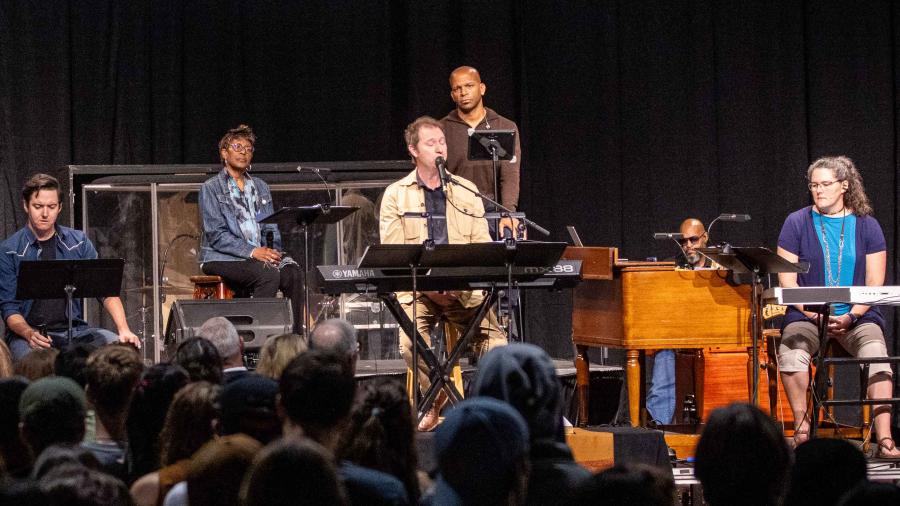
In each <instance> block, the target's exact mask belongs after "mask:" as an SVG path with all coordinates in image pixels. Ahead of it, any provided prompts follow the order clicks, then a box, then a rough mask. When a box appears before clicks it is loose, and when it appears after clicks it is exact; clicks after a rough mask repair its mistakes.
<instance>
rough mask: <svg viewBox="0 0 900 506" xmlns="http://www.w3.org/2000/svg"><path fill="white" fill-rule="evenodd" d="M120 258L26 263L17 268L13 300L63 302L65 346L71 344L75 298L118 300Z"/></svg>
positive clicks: (122, 266) (123, 265)
mask: <svg viewBox="0 0 900 506" xmlns="http://www.w3.org/2000/svg"><path fill="white" fill-rule="evenodd" d="M124 268H125V260H123V259H121V258H95V259H90V260H88V259H82V260H27V261H24V262H22V263H21V264H19V275H18V278H17V281H16V285H17V286H16V299H19V300H33V299H66V318H67V319H68V327H67V330H66V345H69V344H71V343H72V314H73V301H74V294H75V292H76V291H77V292H78V295H79V298H84V297H118V295H119V291H120V290H121V289H122V270H123V269H124Z"/></svg>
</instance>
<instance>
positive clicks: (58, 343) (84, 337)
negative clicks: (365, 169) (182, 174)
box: [7, 325, 119, 362]
mask: <svg viewBox="0 0 900 506" xmlns="http://www.w3.org/2000/svg"><path fill="white" fill-rule="evenodd" d="M46 335H47V337H49V338H50V339H52V340H53V347H54V348H57V349H62V348H64V347H65V345H66V331H65V330H63V331H62V332H56V331H50V332H47V334H46ZM118 340H119V336H118V334H116V333H115V332H112V331H109V330H106V329H101V328H95V327H88V326H87V325H82V326H79V327H74V328H72V344H93V345H94V346H97V347H100V346H104V345H107V344H109V343H114V342H116V341H118ZM7 344H8V345H9V351H10V353H11V354H12V357H13V361H14V362H18V361H19V360H21V359H22V357H24V356H25V355H28V354H29V353H31V351H32V348H31V346H30V345H29V344H28V341H27V340H25V339H22V338H21V337H19V336H15V337H12V338H10V339H9V341H7Z"/></svg>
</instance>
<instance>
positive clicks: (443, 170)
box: [434, 156, 450, 187]
mask: <svg viewBox="0 0 900 506" xmlns="http://www.w3.org/2000/svg"><path fill="white" fill-rule="evenodd" d="M434 164H435V165H436V166H437V170H438V175H439V176H440V178H441V186H442V187H443V186H444V185H445V184H446V183H449V182H450V176H448V175H447V160H444V157H443V156H439V157H437V158H435V159H434Z"/></svg>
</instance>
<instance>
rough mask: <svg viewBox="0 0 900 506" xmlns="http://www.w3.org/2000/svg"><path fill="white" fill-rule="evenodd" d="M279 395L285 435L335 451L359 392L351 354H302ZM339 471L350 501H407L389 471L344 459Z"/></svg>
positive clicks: (289, 370)
mask: <svg viewBox="0 0 900 506" xmlns="http://www.w3.org/2000/svg"><path fill="white" fill-rule="evenodd" d="M278 393H279V397H278V402H279V405H278V413H279V415H280V416H282V418H283V420H282V421H283V424H284V426H283V431H284V435H285V437H298V436H305V437H308V438H310V439H312V440H313V441H315V442H317V443H319V444H320V445H322V446H324V447H325V449H327V450H328V451H329V452H332V453H334V451H335V449H336V447H337V444H338V440H339V438H340V435H341V432H342V431H343V430H344V428H345V427H346V425H347V420H348V418H349V417H350V408H351V407H352V405H353V398H354V396H355V395H356V380H355V379H354V377H353V370H352V369H351V368H350V363H349V362H348V361H347V357H346V356H345V355H339V354H337V353H335V352H333V351H323V350H310V351H307V352H306V353H302V354H300V355H298V356H297V357H296V358H294V360H292V361H291V362H290V363H289V364H288V366H287V367H286V368H285V369H284V372H283V373H282V374H281V381H280V382H279V384H278ZM338 475H339V477H340V478H341V481H342V482H343V484H344V487H345V488H346V490H347V495H348V497H349V498H350V504H355V505H378V504H385V505H388V504H389V505H398V504H408V503H409V499H408V497H407V495H406V490H405V489H404V487H403V483H401V482H400V480H398V479H397V478H395V477H393V476H391V475H389V474H387V473H383V472H381V471H376V470H374V469H368V468H365V467H362V466H358V465H356V464H353V463H350V462H340V463H338Z"/></svg>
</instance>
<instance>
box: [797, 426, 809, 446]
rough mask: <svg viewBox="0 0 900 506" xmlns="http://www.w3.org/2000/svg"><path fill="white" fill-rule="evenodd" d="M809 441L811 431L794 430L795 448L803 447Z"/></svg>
mask: <svg viewBox="0 0 900 506" xmlns="http://www.w3.org/2000/svg"><path fill="white" fill-rule="evenodd" d="M807 441H809V429H806V430H800V429H794V436H793V443H794V445H793V446H794V448H797V447H798V446H800V445H802V444H803V443H805V442H807Z"/></svg>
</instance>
